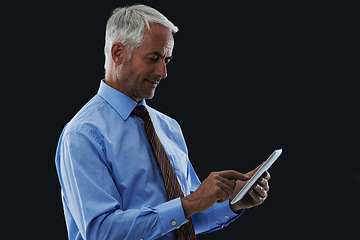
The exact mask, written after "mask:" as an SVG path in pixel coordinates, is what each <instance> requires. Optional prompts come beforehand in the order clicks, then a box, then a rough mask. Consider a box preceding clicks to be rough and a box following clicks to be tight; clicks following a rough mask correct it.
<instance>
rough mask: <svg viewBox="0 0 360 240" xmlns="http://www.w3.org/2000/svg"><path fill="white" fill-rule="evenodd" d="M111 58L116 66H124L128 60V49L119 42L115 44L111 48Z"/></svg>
mask: <svg viewBox="0 0 360 240" xmlns="http://www.w3.org/2000/svg"><path fill="white" fill-rule="evenodd" d="M111 58H112V60H113V62H114V63H115V65H120V64H122V63H123V62H124V61H125V59H126V49H125V47H124V45H122V44H121V43H119V42H114V44H113V45H112V47H111Z"/></svg>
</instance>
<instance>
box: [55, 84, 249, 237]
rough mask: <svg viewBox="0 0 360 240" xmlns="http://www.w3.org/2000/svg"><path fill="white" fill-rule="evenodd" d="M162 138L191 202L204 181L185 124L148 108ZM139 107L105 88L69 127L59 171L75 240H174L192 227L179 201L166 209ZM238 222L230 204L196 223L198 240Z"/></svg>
mask: <svg viewBox="0 0 360 240" xmlns="http://www.w3.org/2000/svg"><path fill="white" fill-rule="evenodd" d="M139 104H141V105H143V106H145V107H146V108H147V109H148V111H149V114H150V117H151V119H152V121H153V124H154V127H155V130H156V133H157V134H158V136H159V138H160V141H161V143H162V144H163V147H164V149H165V151H166V153H167V155H168V157H169V159H170V162H171V164H172V166H173V168H174V171H175V174H176V176H177V178H178V181H179V183H180V186H181V188H182V190H183V192H184V194H185V196H186V195H188V194H190V193H192V192H194V191H195V190H196V189H197V188H198V187H199V185H200V181H199V179H198V177H197V175H196V173H195V171H194V169H193V167H192V165H191V163H190V161H189V159H188V152H187V148H186V144H185V140H184V138H183V135H182V132H181V129H180V126H179V124H178V123H177V122H176V121H175V120H174V119H172V118H170V117H168V116H166V115H164V114H162V113H160V112H158V111H156V110H155V109H153V108H151V107H149V106H148V105H147V104H146V102H145V101H144V100H143V101H141V102H140V103H139ZM136 105H137V103H136V102H135V101H133V100H132V99H131V98H129V97H128V96H126V95H125V94H123V93H121V92H119V91H117V90H115V89H113V88H111V87H110V86H108V85H107V84H106V83H105V82H104V80H103V81H101V83H100V88H99V91H98V94H97V95H95V96H94V97H93V98H92V99H91V100H90V101H89V102H88V103H87V104H86V105H85V106H84V107H83V108H82V109H81V110H80V111H79V112H78V113H77V114H76V115H75V116H74V118H73V119H72V120H71V121H70V122H69V123H68V124H67V125H66V126H65V128H64V130H63V132H62V134H61V136H60V139H59V143H58V147H57V152H56V159H55V163H56V168H57V172H58V176H59V181H60V185H61V193H62V202H63V208H64V214H65V220H66V225H67V229H68V235H69V239H97V240H98V239H131V240H134V239H157V238H159V239H176V234H175V231H174V230H176V228H177V227H179V226H180V225H182V224H184V223H186V222H187V221H188V220H187V219H186V218H185V216H184V212H183V209H182V205H181V201H180V198H177V199H174V200H171V201H167V197H166V192H165V187H164V183H163V180H162V177H161V175H160V171H159V167H158V166H157V163H156V160H155V159H154V156H153V154H152V152H151V147H150V145H149V144H148V141H147V138H146V134H145V132H144V129H143V125H142V124H143V123H142V120H141V119H140V118H138V117H136V116H135V115H134V114H131V112H132V110H133V109H134V107H135V106H136ZM241 213H242V211H239V212H238V213H237V214H235V213H234V212H233V211H232V210H231V209H230V207H229V202H228V201H226V202H225V203H222V204H219V203H216V204H215V205H214V206H213V207H211V208H210V209H209V210H207V211H206V212H203V213H197V214H194V215H193V216H192V219H193V224H194V228H195V232H196V234H200V233H206V232H211V231H214V230H217V229H220V228H222V227H224V226H227V225H228V224H229V223H230V222H232V221H234V220H235V219H236V218H237V217H238V216H239V215H240V214H241Z"/></svg>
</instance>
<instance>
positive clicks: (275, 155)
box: [231, 149, 282, 204]
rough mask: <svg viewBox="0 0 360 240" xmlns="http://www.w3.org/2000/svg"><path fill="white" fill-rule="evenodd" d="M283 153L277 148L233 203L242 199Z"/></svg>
mask: <svg viewBox="0 0 360 240" xmlns="http://www.w3.org/2000/svg"><path fill="white" fill-rule="evenodd" d="M281 153H282V149H278V150H275V151H274V152H273V153H272V154H271V155H270V157H269V158H268V159H267V160H266V162H265V163H264V164H263V165H262V166H261V167H260V168H259V169H258V170H257V171H256V173H255V174H254V176H252V177H251V178H250V180H248V182H247V183H246V184H245V186H244V187H243V188H242V189H241V190H240V192H239V193H238V194H237V195H236V196H235V197H234V199H233V200H232V201H231V204H234V203H236V202H237V201H239V200H241V199H242V198H243V197H244V196H245V194H246V193H247V192H248V191H249V190H250V188H251V187H252V186H253V185H254V184H255V183H256V181H257V180H258V179H259V177H261V175H262V174H263V173H264V172H265V171H267V170H268V169H269V168H270V167H271V165H272V164H273V163H274V162H275V160H276V159H277V158H278V157H279V156H280V154H281Z"/></svg>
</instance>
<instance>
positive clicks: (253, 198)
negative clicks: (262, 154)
mask: <svg viewBox="0 0 360 240" xmlns="http://www.w3.org/2000/svg"><path fill="white" fill-rule="evenodd" d="M262 164H263V163H262ZM262 164H260V165H259V166H258V167H257V168H255V169H254V170H252V171H251V172H248V173H246V174H245V176H249V177H252V176H253V175H254V174H255V173H256V171H257V170H258V169H259V168H260V167H261V165H262ZM269 179H270V173H269V172H268V171H266V172H264V174H263V175H262V176H261V177H260V178H259V179H258V180H257V181H256V183H255V184H254V185H253V186H252V187H251V188H250V190H249V191H248V193H247V194H246V195H245V196H244V197H243V198H242V199H241V200H240V201H238V202H237V203H235V204H232V205H230V208H231V210H233V211H234V212H236V211H239V210H240V209H247V208H252V207H255V206H258V205H260V204H262V203H263V202H264V201H265V199H266V198H267V196H268V194H267V192H268V191H269V189H270V187H269V183H268V181H269ZM245 184H246V182H244V181H239V180H238V181H236V187H235V189H234V192H233V194H232V195H231V196H230V201H232V200H233V199H234V197H235V196H236V194H238V192H239V191H240V190H241V189H242V188H243V187H244V186H245Z"/></svg>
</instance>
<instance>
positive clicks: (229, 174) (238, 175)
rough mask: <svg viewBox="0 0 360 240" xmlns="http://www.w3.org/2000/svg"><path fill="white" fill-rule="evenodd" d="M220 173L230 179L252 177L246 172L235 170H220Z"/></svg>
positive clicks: (243, 179) (247, 178)
mask: <svg viewBox="0 0 360 240" xmlns="http://www.w3.org/2000/svg"><path fill="white" fill-rule="evenodd" d="M218 174H219V175H220V176H222V177H224V178H227V179H230V180H242V181H246V180H249V179H250V177H248V176H246V175H245V174H242V173H239V172H237V171H235V170H225V171H221V172H218Z"/></svg>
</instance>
